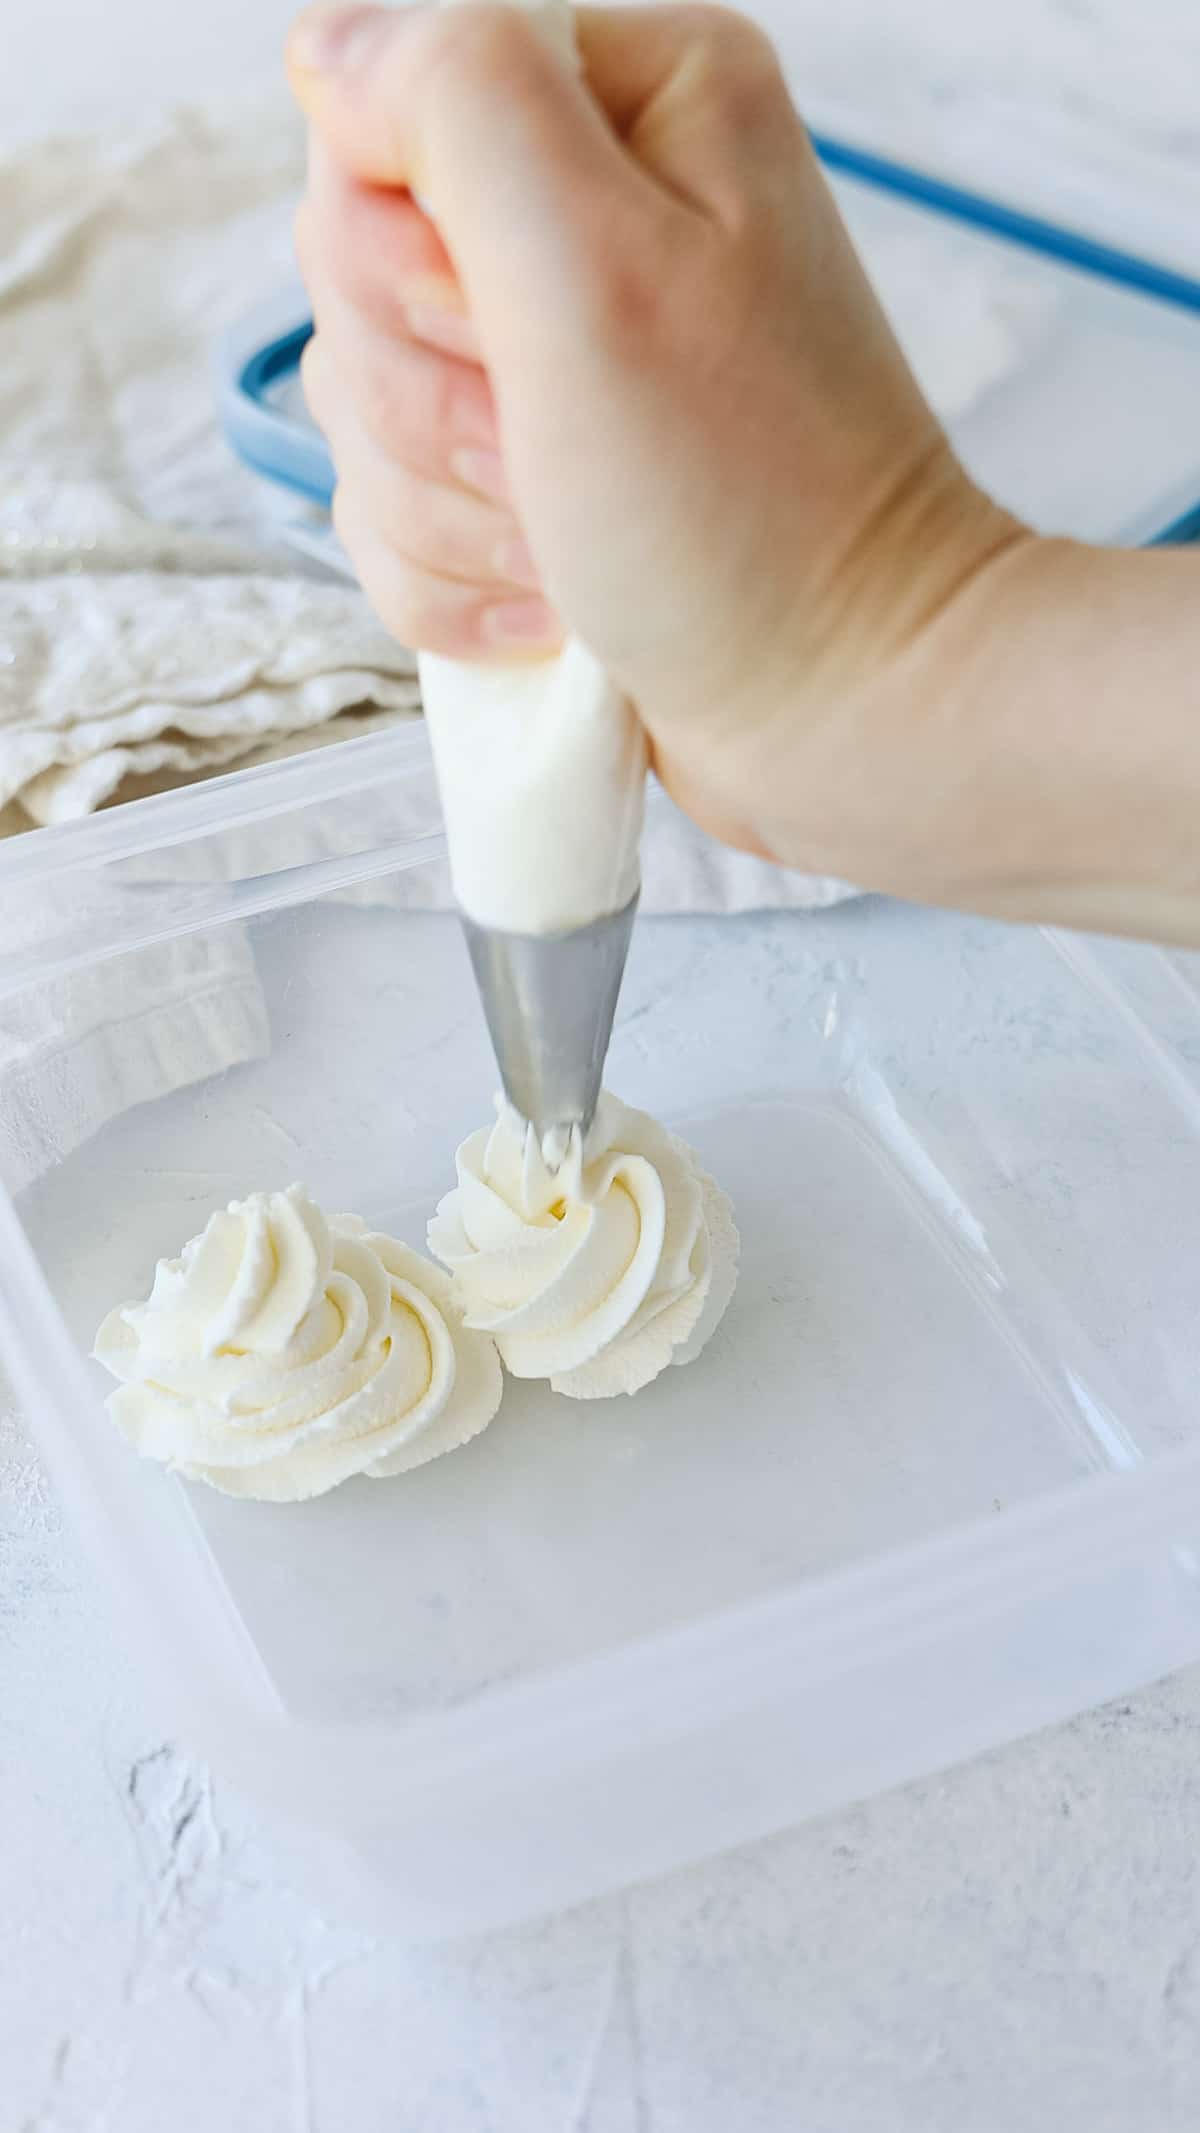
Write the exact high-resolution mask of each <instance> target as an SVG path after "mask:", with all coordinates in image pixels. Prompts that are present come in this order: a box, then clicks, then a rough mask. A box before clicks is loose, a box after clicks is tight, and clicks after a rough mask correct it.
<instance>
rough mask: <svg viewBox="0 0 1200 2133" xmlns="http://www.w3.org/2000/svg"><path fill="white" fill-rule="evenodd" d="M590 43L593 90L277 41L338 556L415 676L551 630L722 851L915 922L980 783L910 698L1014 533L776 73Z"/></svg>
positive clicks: (382, 31) (686, 38)
mask: <svg viewBox="0 0 1200 2133" xmlns="http://www.w3.org/2000/svg"><path fill="white" fill-rule="evenodd" d="M576 22H577V30H578V36H579V43H580V50H581V55H582V59H583V66H584V78H582V79H580V78H576V77H575V76H574V75H572V73H571V72H570V71H569V69H568V68H567V67H566V66H565V65H564V64H563V62H562V61H561V60H560V59H558V58H557V57H556V56H555V55H554V54H553V53H552V52H550V51H548V50H547V48H546V47H545V45H544V44H543V43H542V42H541V41H540V40H539V38H538V37H537V35H536V34H535V33H534V31H533V30H532V28H531V26H530V24H529V22H528V21H527V20H525V19H522V17H521V16H520V14H518V13H517V12H515V11H514V10H511V9H505V8H494V7H485V8H474V7H471V8H462V9H454V10H451V11H449V12H448V13H445V14H428V13H419V14H413V13H399V14H397V13H388V12H385V11H382V10H378V9H372V8H352V9H348V10H342V11H339V12H334V13H330V12H328V11H317V12H316V13H315V14H309V15H307V16H305V17H303V18H302V19H301V22H300V24H299V25H298V27H297V30H296V31H295V33H294V34H293V38H292V42H291V46H290V49H289V67H290V73H291V78H292V81H293V85H294V87H295V89H296V92H297V94H298V96H299V98H300V101H301V102H302V104H303V105H304V107H305V109H306V110H307V112H308V114H309V116H310V119H311V121H312V127H313V150H312V166H311V180H310V186H309V192H308V197H307V200H306V203H305V205H304V207H303V209H302V212H301V217H300V222H299V226H298V241H299V249H300V255H301V262H302V266H303V270H304V273H305V277H306V280H307V282H308V285H309V289H310V292H311V294H312V298H313V304H314V312H315V318H316V325H317V332H316V336H315V338H314V340H313V342H312V343H311V344H310V347H309V350H308V351H307V354H306V358H305V387H306V391H307V393H308V397H309V400H310V404H311V406H312V408H313V412H314V414H315V416H316V418H317V420H318V421H319V422H320V424H321V426H322V428H323V429H324V430H325V432H326V434H327V436H328V438H329V440H330V444H331V447H332V450H333V454H334V458H335V461H336V464H337V471H338V492H337V499H336V504H335V518H336V522H337V525H338V529H339V531H340V533H341V535H342V538H343V540H344V542H345V544H346V546H347V548H348V550H349V552H350V554H351V557H352V558H353V560H354V562H355V564H356V566H357V568H358V570H359V573H360V575H361V577H362V580H363V583H364V585H365V586H366V589H367V591H368V593H369V595H370V597H371V598H372V600H373V602H374V604H375V606H376V608H377V609H378V611H379V613H380V615H381V616H382V618H383V620H384V621H385V623H386V624H387V625H388V626H389V627H390V628H391V629H392V630H393V631H394V632H395V633H396V635H397V636H399V637H400V638H402V639H403V640H404V641H406V642H408V643H412V644H415V645H417V646H419V647H420V648H422V649H428V650H431V651H437V652H441V653H444V654H448V655H450V656H454V657H460V658H466V659H470V658H479V659H489V660H496V659H503V658H529V657H530V656H536V655H538V654H541V653H547V652H549V651H552V650H553V649H554V648H555V647H556V645H557V643H558V642H559V641H560V639H561V635H562V631H563V627H564V623H565V624H568V625H569V626H570V628H571V629H572V630H573V631H575V632H576V633H577V634H578V635H579V636H581V637H582V638H583V639H584V640H585V642H586V643H587V644H588V645H589V646H590V647H591V649H592V650H593V651H594V652H595V653H596V654H597V656H598V657H599V658H600V659H601V660H602V661H603V662H604V664H605V665H606V666H607V667H608V669H609V671H610V672H611V673H612V675H613V677H614V678H615V680H616V681H617V682H618V683H619V684H620V685H621V686H622V687H623V688H624V689H625V691H626V692H627V693H628V694H629V696H630V697H631V699H632V700H633V702H634V703H635V704H636V706H637V708H638V711H639V714H640V716H641V717H642V719H643V721H644V723H645V725H646V727H647V730H648V732H649V735H650V738H651V742H652V746H653V749H654V757H655V763H656V767H657V769H658V771H659V774H660V776H661V777H662V779H663V782H664V783H665V784H666V785H667V787H668V789H669V790H670V791H671V792H672V793H673V794H674V796H675V797H676V798H677V799H678V800H679V802H680V803H681V804H682V805H683V806H684V807H685V808H686V809H687V810H688V811H689V812H690V813H691V814H692V815H693V816H695V817H696V818H697V819H698V820H699V821H700V822H701V823H702V824H704V826H706V827H707V828H709V829H711V830H713V831H714V832H715V833H716V834H717V835H719V836H722V837H724V838H726V839H727V840H728V841H731V842H736V843H740V844H742V845H744V846H746V847H748V848H750V849H754V850H758V851H762V852H765V853H768V854H769V855H771V856H773V857H776V858H779V859H782V860H784V861H786V862H787V863H789V864H792V865H803V866H806V867H809V868H810V869H812V870H814V871H821V872H831V873H840V874H844V875H849V876H851V877H853V878H857V879H859V880H861V881H864V882H865V883H867V884H869V885H871V886H877V887H886V888H895V889H897V890H898V891H900V892H901V893H907V892H909V891H912V890H917V891H919V890H920V888H921V887H923V886H925V885H926V883H927V881H928V877H929V867H930V851H931V848H933V849H935V850H936V849H937V848H938V840H939V838H940V839H941V840H942V859H941V862H940V863H941V864H944V866H945V868H946V871H947V874H948V875H949V876H950V877H953V875H954V873H955V870H956V867H957V868H958V869H959V871H961V868H962V866H963V865H965V864H967V863H968V860H967V855H963V856H962V857H961V858H958V857H956V856H955V855H952V854H951V853H949V852H948V851H947V850H946V849H945V846H946V840H947V838H948V837H949V836H950V835H951V829H950V824H951V818H952V815H953V803H954V798H955V796H956V794H957V792H958V788H959V784H960V781H961V776H962V771H961V767H960V763H959V759H958V758H957V757H956V754H955V750H954V747H953V746H950V745H948V739H949V736H948V730H947V723H946V719H945V715H944V713H945V706H944V704H943V703H942V701H941V699H940V697H938V696H937V692H934V696H933V698H932V699H931V702H930V704H927V702H926V700H925V694H924V690H923V686H922V685H921V684H920V683H917V685H916V686H913V679H914V678H915V676H916V675H917V674H921V675H923V674H924V673H925V671H926V657H925V647H926V645H927V644H928V643H929V641H930V640H931V639H932V638H933V637H935V636H936V634H937V631H938V628H939V625H940V623H941V620H942V618H943V616H944V615H945V613H946V612H947V610H948V609H949V608H950V607H952V606H954V605H955V604H956V603H958V602H959V601H960V600H961V598H962V595H963V591H964V588H968V587H969V586H970V585H971V584H972V583H973V581H974V580H975V579H976V578H977V577H978V576H979V575H981V574H982V573H984V572H985V571H986V570H987V568H988V565H989V564H990V562H991V561H992V559H993V558H995V557H996V556H998V555H1000V554H1002V553H1003V552H1004V551H1005V550H1006V549H1008V548H1009V547H1010V546H1012V545H1013V544H1014V543H1016V542H1019V541H1020V539H1021V537H1022V536H1021V534H1020V531H1019V529H1018V528H1016V527H1015V525H1014V523H1013V522H1012V521H1011V520H1010V519H1008V518H1007V517H1006V516H1005V515H1004V514H1003V513H1001V512H999V511H998V510H997V509H996V507H995V506H993V505H992V504H991V503H990V502H989V501H988V500H987V499H985V498H984V497H982V496H981V495H980V493H979V492H978V491H977V490H976V489H975V488H974V487H973V486H972V484H971V483H970V482H969V481H968V480H967V478H966V476H965V475H964V474H963V472H962V470H961V468H960V467H959V465H958V463H957V461H956V460H955V458H954V455H953V453H952V452H951V450H950V447H949V445H948V443H947V441H946V439H945V437H944V435H943V433H942V431H941V429H940V428H939V426H938V424H937V422H936V421H935V419H934V417H933V415H932V414H931V413H930V411H929V409H928V408H927V406H926V405H925V403H924V401H923V399H922V398H921V395H920V393H919V391H918V389H917V387H916V385H915V383H914V381H913V379H912V377H911V375H910V373H909V371H908V369H907V366H906V364H905V362H904V359H903V357H902V356H901V354H900V351H899V349H898V348H897V346H896V343H895V341H894V339H893V337H892V335H891V333H890V330H889V328H888V326H887V324H886V322H885V320H884V319H883V316H882V314H881V312H880V311H879V308H878V306H877V304H876V302H875V299H874V297H873V295H872V293H871V291H870V288H869V286H868V283H867V281H866V278H865V276H864V274H863V272H862V270H861V268H860V266H859V263H858V260H857V258H856V255H855V253H854V251H853V248H852V246H851V244H850V242H849V239H848V238H847V236H846V234H845V232H844V230H843V228H842V225H841V222H840V219H839V217H838V214H837V211H836V208H835V206H834V203H833V201H832V198H831V196H830V194H829V192H828V190H827V188H826V186H825V184H824V181H823V179H822V177H821V175H820V172H819V169H818V167H817V165H816V162H815V159H814V157H813V154H812V151H811V148H810V146H809V144H808V141H807V138H806V136H805V133H804V129H803V127H802V125H801V123H800V121H799V119H798V117H797V115H796V112H795V110H794V108H793V105H792V102H791V99H790V97H789V95H788V92H787V89H786V86H785V84H784V81H783V78H782V76H781V73H780V70H779V67H778V64H777V61H776V58H775V55H774V53H773V51H772V48H771V46H770V45H769V43H768V42H767V40H766V39H765V38H764V37H763V36H762V35H761V34H760V33H759V32H758V31H757V30H755V29H754V28H753V27H752V26H751V25H749V24H748V23H747V22H745V21H744V20H743V19H742V18H740V17H738V16H734V15H730V14H726V13H724V12H722V11H719V10H714V9H708V8H698V7H691V6H685V7H668V8H662V9H654V10H648V11H644V12H638V13H629V12H625V11H622V10H620V9H582V10H580V11H579V12H578V14H577V17H576ZM417 197H419V198H420V200H421V201H422V202H423V203H424V204H425V206H427V207H428V209H429V215H430V216H432V217H433V218H434V219H433V220H431V219H429V217H428V216H427V215H426V214H425V213H424V212H423V211H422V208H421V207H419V206H418V205H417ZM435 225H436V226H435ZM560 618H562V619H561V620H560ZM968 753H969V751H968ZM963 819H965V818H963ZM922 870H923V872H924V880H922V878H921V877H922ZM935 871H936V870H935Z"/></svg>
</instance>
